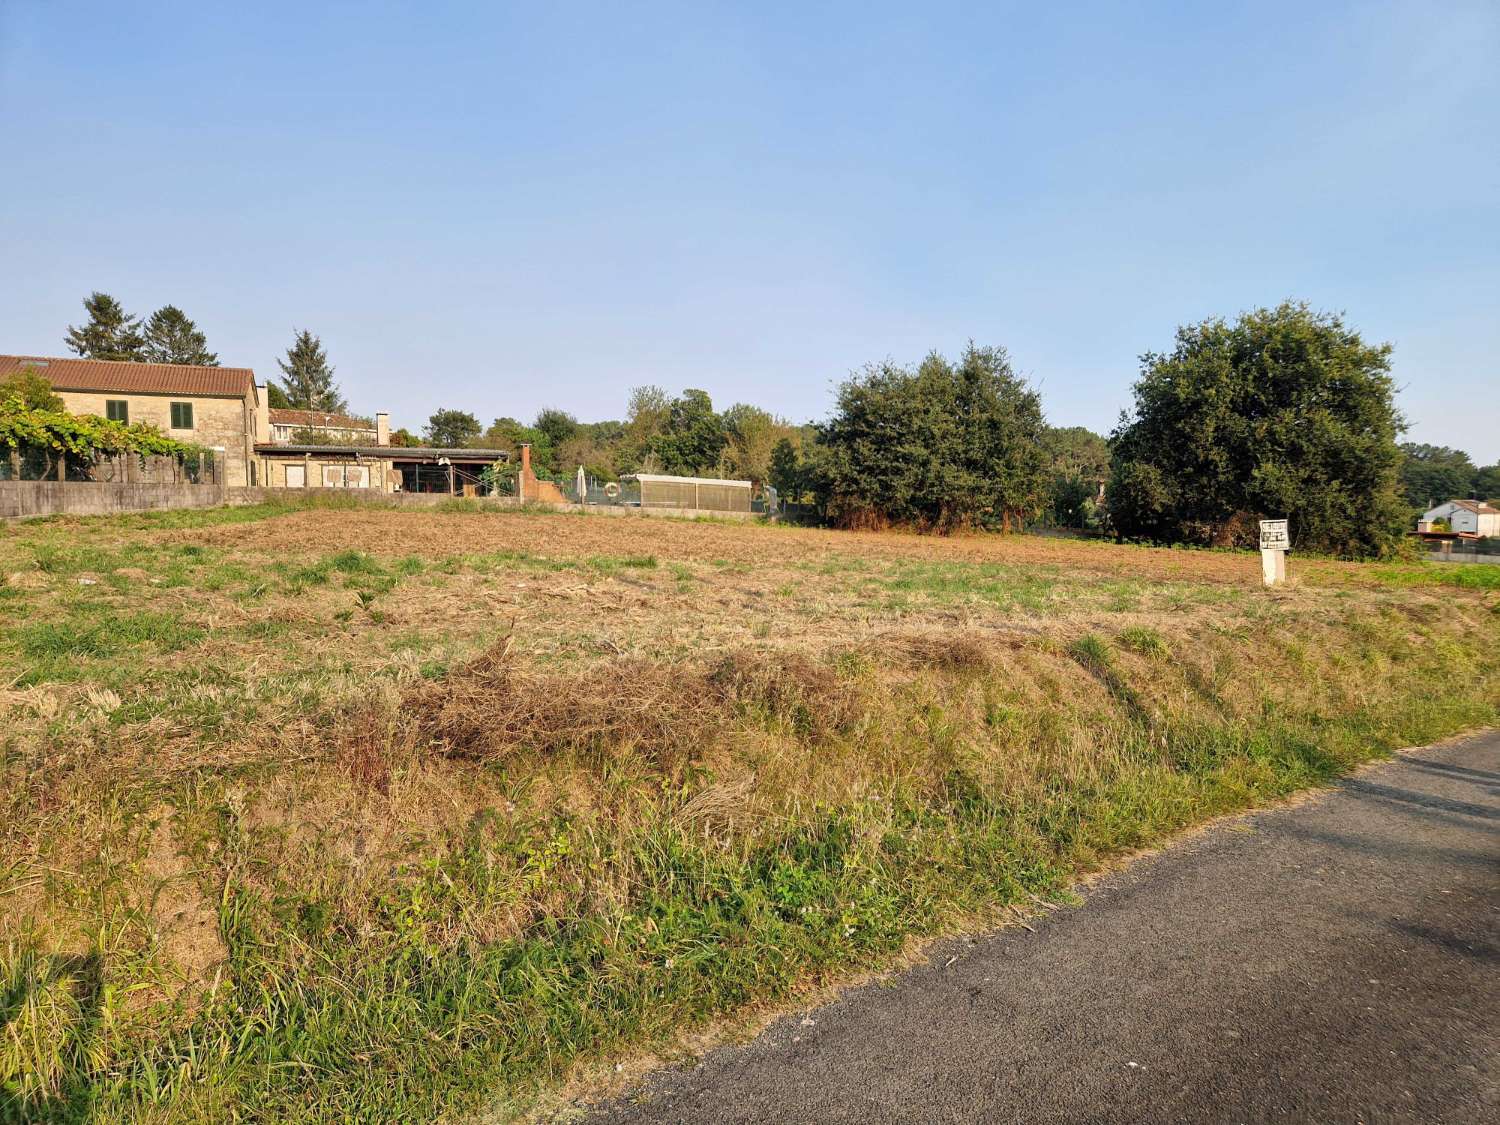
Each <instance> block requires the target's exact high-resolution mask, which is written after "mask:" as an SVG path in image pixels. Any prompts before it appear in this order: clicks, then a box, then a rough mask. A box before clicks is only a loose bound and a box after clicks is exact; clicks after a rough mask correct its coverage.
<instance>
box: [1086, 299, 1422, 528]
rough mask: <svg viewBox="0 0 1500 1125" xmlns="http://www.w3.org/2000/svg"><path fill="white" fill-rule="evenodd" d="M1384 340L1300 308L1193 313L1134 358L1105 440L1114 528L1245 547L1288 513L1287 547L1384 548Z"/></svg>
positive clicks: (1390, 458) (1399, 524) (1393, 455)
mask: <svg viewBox="0 0 1500 1125" xmlns="http://www.w3.org/2000/svg"><path fill="white" fill-rule="evenodd" d="M1390 353H1391V349H1390V346H1389V345H1388V344H1367V343H1365V342H1364V340H1363V339H1361V338H1360V335H1359V333H1358V332H1356V331H1354V330H1353V329H1351V328H1349V327H1348V326H1347V325H1345V324H1344V322H1343V320H1342V319H1341V318H1340V317H1338V316H1336V315H1334V314H1330V313H1320V312H1314V311H1313V310H1312V309H1311V308H1309V307H1308V306H1307V305H1306V304H1304V303H1297V302H1286V303H1284V304H1281V305H1279V306H1277V307H1276V308H1274V309H1257V310H1255V311H1254V312H1250V313H1245V314H1243V315H1241V316H1240V317H1239V319H1238V320H1236V321H1235V322H1234V323H1232V324H1231V323H1228V322H1226V321H1224V320H1220V319H1211V320H1205V321H1203V322H1202V323H1200V324H1191V325H1187V326H1185V327H1182V328H1179V329H1178V330H1177V342H1176V346H1175V347H1174V348H1173V350H1172V351H1171V352H1168V353H1164V354H1157V353H1148V354H1147V355H1145V356H1143V357H1142V358H1141V375H1140V379H1139V380H1138V381H1137V383H1136V385H1135V389H1134V395H1135V405H1134V410H1133V412H1132V413H1131V414H1129V415H1126V416H1124V417H1122V418H1121V422H1120V426H1119V428H1118V429H1117V430H1116V431H1115V433H1114V438H1113V449H1114V457H1113V465H1112V475H1111V481H1110V486H1109V512H1110V518H1111V520H1112V521H1113V523H1114V525H1115V528H1116V530H1117V531H1118V532H1119V533H1120V534H1121V535H1124V536H1127V537H1131V538H1144V539H1153V540H1157V541H1163V542H1185V543H1201V544H1224V545H1233V544H1239V545H1246V544H1250V543H1252V542H1254V541H1255V536H1256V534H1257V528H1256V520H1257V519H1260V518H1280V517H1285V518H1287V519H1290V520H1291V534H1292V543H1293V546H1294V547H1302V548H1307V549H1310V550H1314V551H1324V552H1329V553H1336V554H1341V555H1350V556H1370V555H1380V554H1385V553H1387V552H1389V551H1391V550H1393V549H1394V547H1395V546H1396V544H1397V543H1398V542H1399V540H1400V537H1401V534H1402V532H1403V530H1404V529H1405V525H1406V515H1407V511H1406V506H1405V504H1404V502H1403V499H1402V496H1401V489H1400V479H1399V473H1400V467H1401V451H1400V449H1399V448H1398V447H1397V445H1396V438H1397V436H1398V434H1399V433H1400V432H1401V429H1402V421H1401V418H1400V415H1399V414H1398V413H1397V412H1396V409H1395V406H1394V404H1393V401H1392V395H1393V389H1394V388H1393V386H1392V382H1391V376H1390Z"/></svg>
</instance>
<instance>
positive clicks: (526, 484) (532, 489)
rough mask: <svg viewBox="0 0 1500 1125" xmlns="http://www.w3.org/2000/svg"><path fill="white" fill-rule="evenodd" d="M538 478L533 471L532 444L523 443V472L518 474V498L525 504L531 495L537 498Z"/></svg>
mask: <svg viewBox="0 0 1500 1125" xmlns="http://www.w3.org/2000/svg"><path fill="white" fill-rule="evenodd" d="M536 493H537V489H536V476H535V475H534V474H533V473H532V471H531V442H529V441H523V442H522V443H521V471H520V472H519V473H517V474H516V498H517V499H519V500H521V501H522V502H523V503H524V502H525V500H526V497H527V495H528V494H529V495H530V496H531V497H532V499H535V498H536Z"/></svg>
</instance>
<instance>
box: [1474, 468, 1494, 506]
mask: <svg viewBox="0 0 1500 1125" xmlns="http://www.w3.org/2000/svg"><path fill="white" fill-rule="evenodd" d="M1474 495H1475V496H1477V497H1479V499H1481V500H1500V465H1486V466H1485V467H1484V468H1482V469H1480V470H1479V471H1478V472H1476V473H1475V474H1474Z"/></svg>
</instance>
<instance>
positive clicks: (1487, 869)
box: [587, 733, 1500, 1125]
mask: <svg viewBox="0 0 1500 1125" xmlns="http://www.w3.org/2000/svg"><path fill="white" fill-rule="evenodd" d="M1031 925H1032V927H1033V929H1032V930H1031V931H1027V930H1025V929H1021V928H1010V929H1007V930H1003V931H1000V932H998V933H995V934H992V935H989V936H985V937H981V938H978V939H975V940H972V941H960V942H952V943H948V944H946V945H944V946H941V947H939V948H937V949H936V950H934V952H933V955H932V957H931V960H930V962H929V963H928V964H926V965H924V966H922V967H919V968H917V969H914V970H911V971H909V972H906V973H903V974H901V975H900V976H898V977H896V978H894V979H893V980H891V981H887V982H883V983H880V984H874V985H869V986H866V987H862V988H859V989H855V990H853V991H850V992H848V993H846V994H845V995H843V996H842V997H841V998H840V999H839V1000H837V1001H836V1002H834V1003H832V1004H829V1005H828V1006H826V1007H823V1008H820V1009H817V1010H815V1011H812V1012H810V1013H807V1014H806V1015H805V1016H804V1015H802V1014H798V1015H794V1016H789V1017H787V1018H784V1019H782V1020H780V1021H778V1022H777V1023H775V1024H773V1025H772V1026H771V1027H770V1028H768V1029H767V1030H766V1031H765V1032H764V1033H762V1034H761V1035H760V1036H759V1037H758V1038H757V1039H755V1040H754V1041H753V1042H751V1043H749V1044H746V1045H744V1046H740V1047H729V1048H722V1049H720V1050H717V1051H715V1052H713V1053H711V1054H709V1055H708V1056H706V1057H705V1058H704V1059H703V1060H702V1061H701V1063H700V1064H696V1065H690V1066H688V1067H686V1068H677V1069H672V1070H667V1071H662V1072H659V1073H658V1074H656V1075H655V1076H654V1077H652V1078H651V1079H650V1080H649V1081H648V1082H647V1083H646V1085H645V1086H644V1087H642V1088H641V1089H638V1090H635V1091H634V1092H632V1093H631V1094H629V1095H628V1096H627V1097H625V1098H622V1099H620V1100H617V1101H614V1102H611V1103H608V1104H604V1105H600V1106H597V1107H595V1108H594V1110H593V1112H592V1113H590V1114H589V1116H588V1117H587V1120H588V1121H591V1122H599V1123H602V1122H618V1123H626V1122H629V1123H632V1125H641V1123H647V1122H777V1123H789V1122H861V1123H866V1122H892V1121H900V1122H918V1121H920V1122H980V1121H982V1122H1010V1121H1026V1122H1096V1121H1097V1122H1131V1121H1151V1122H1167V1121H1213V1122H1220V1121H1222V1122H1260V1121H1317V1122H1372V1123H1373V1122H1389V1121H1420V1122H1453V1123H1455V1125H1478V1123H1482V1122H1500V734H1495V733H1492V734H1488V735H1482V736H1479V737H1477V738H1472V739H1469V740H1467V741H1464V742H1462V743H1457V744H1450V745H1447V746H1444V747H1441V748H1436V749H1431V750H1425V751H1422V752H1420V753H1416V754H1412V755H1409V756H1405V757H1403V758H1401V759H1399V760H1397V761H1395V762H1392V763H1389V764H1386V765H1382V766H1379V767H1377V768H1375V769H1372V770H1368V771H1365V772H1363V773H1361V774H1360V775H1358V776H1357V777H1355V778H1352V779H1350V780H1348V781H1347V782H1345V783H1344V784H1343V785H1341V786H1340V787H1339V788H1338V789H1337V790H1334V791H1332V792H1331V793H1329V794H1326V795H1323V796H1320V797H1317V798H1315V799H1314V800H1312V801H1309V802H1307V803H1304V804H1301V805H1298V806H1296V807H1291V808H1285V809H1280V810H1275V811H1271V812H1265V813H1258V814H1254V815H1251V816H1247V817H1244V818H1240V819H1237V820H1234V821H1229V822H1225V823H1223V824H1221V825H1218V826H1216V827H1214V828H1213V829H1211V830H1210V831H1208V832H1207V833H1204V834H1201V835H1199V836H1197V837H1196V838H1194V839H1191V840H1189V841H1186V842H1184V843H1182V844H1180V845H1177V846H1174V847H1172V848H1170V849H1169V850H1167V851H1165V852H1162V853H1160V854H1158V855H1156V856H1154V857H1152V858H1149V859H1145V860H1142V861H1140V862H1138V863H1136V864H1134V865H1132V866H1131V867H1130V868H1129V869H1128V870H1126V871H1124V872H1122V873H1120V874H1117V875H1114V876H1111V877H1110V878H1108V879H1106V880H1104V881H1102V882H1101V883H1099V884H1098V885H1097V886H1095V887H1094V888H1093V889H1092V890H1091V891H1089V892H1088V893H1087V896H1086V900H1085V901H1084V903H1083V904H1082V905H1081V906H1077V907H1069V908H1064V909H1062V910H1058V911H1055V912H1053V913H1050V914H1048V915H1047V916H1045V917H1044V918H1041V919H1038V920H1034V921H1033V922H1032V923H1031ZM953 958H956V960H954V959H953Z"/></svg>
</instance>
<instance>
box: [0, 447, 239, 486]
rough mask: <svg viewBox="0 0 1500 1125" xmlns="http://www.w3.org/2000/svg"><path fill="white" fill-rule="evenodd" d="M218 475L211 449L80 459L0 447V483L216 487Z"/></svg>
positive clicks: (41, 449) (62, 453)
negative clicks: (169, 454)
mask: <svg viewBox="0 0 1500 1125" xmlns="http://www.w3.org/2000/svg"><path fill="white" fill-rule="evenodd" d="M219 474H220V465H219V461H218V459H217V458H216V457H215V456H214V454H213V451H212V450H203V451H202V452H201V453H198V454H196V455H193V456H189V457H162V456H150V457H146V456H141V455H140V454H136V453H96V454H92V455H88V456H82V455H79V454H76V453H68V452H66V451H65V450H61V449H51V448H45V447H38V446H0V481H7V480H16V481H63V482H68V483H73V484H218V483H221V481H220V476H219Z"/></svg>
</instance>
